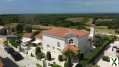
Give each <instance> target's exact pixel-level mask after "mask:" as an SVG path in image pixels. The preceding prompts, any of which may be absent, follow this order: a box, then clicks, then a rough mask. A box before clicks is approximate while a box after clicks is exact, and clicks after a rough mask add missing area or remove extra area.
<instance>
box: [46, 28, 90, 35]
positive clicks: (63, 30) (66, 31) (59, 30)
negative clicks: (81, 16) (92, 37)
mask: <svg viewBox="0 0 119 67" xmlns="http://www.w3.org/2000/svg"><path fill="white" fill-rule="evenodd" d="M47 33H48V34H49V35H54V36H60V37H65V36H67V35H68V34H70V33H74V35H76V36H78V37H83V36H86V35H88V34H89V32H86V31H80V30H77V29H68V28H52V29H49V30H47Z"/></svg>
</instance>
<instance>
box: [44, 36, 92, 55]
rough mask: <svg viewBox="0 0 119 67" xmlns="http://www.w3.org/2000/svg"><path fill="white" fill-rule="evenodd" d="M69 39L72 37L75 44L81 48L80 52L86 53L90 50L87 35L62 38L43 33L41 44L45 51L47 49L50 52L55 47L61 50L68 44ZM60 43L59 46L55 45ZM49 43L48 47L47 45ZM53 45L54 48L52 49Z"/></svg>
mask: <svg viewBox="0 0 119 67" xmlns="http://www.w3.org/2000/svg"><path fill="white" fill-rule="evenodd" d="M69 39H74V43H75V44H77V45H76V46H78V47H79V48H80V50H81V52H83V53H86V52H88V51H89V50H90V48H91V47H90V42H89V40H88V35H87V36H85V37H81V38H77V37H73V36H72V37H68V38H66V39H64V40H61V39H58V38H55V37H52V36H47V35H43V40H42V44H43V49H44V52H45V53H46V52H47V51H50V52H52V53H53V52H54V53H55V51H56V50H57V48H59V49H60V50H61V51H62V50H63V49H64V47H65V46H67V44H68V42H67V41H68V40H69ZM58 42H59V43H60V47H58V46H57V43H58ZM47 45H49V47H48V46H47ZM53 47H54V49H53Z"/></svg>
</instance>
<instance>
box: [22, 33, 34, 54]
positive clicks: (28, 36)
mask: <svg viewBox="0 0 119 67" xmlns="http://www.w3.org/2000/svg"><path fill="white" fill-rule="evenodd" d="M31 40H32V33H24V35H23V37H22V39H21V41H22V42H21V46H20V51H22V52H24V53H28V49H29V48H28V44H29V42H30V41H31Z"/></svg>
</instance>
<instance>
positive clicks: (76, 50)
mask: <svg viewBox="0 0 119 67" xmlns="http://www.w3.org/2000/svg"><path fill="white" fill-rule="evenodd" d="M69 50H70V51H72V52H73V53H77V52H78V51H79V50H80V49H79V48H78V47H76V46H75V45H71V44H69V45H67V46H66V47H65V48H64V50H63V52H64V53H65V52H67V51H69Z"/></svg>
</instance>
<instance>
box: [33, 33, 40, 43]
mask: <svg viewBox="0 0 119 67" xmlns="http://www.w3.org/2000/svg"><path fill="white" fill-rule="evenodd" d="M32 43H33V44H35V45H39V44H41V43H42V33H41V32H40V33H38V34H37V35H36V36H35V37H34V41H32Z"/></svg>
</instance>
